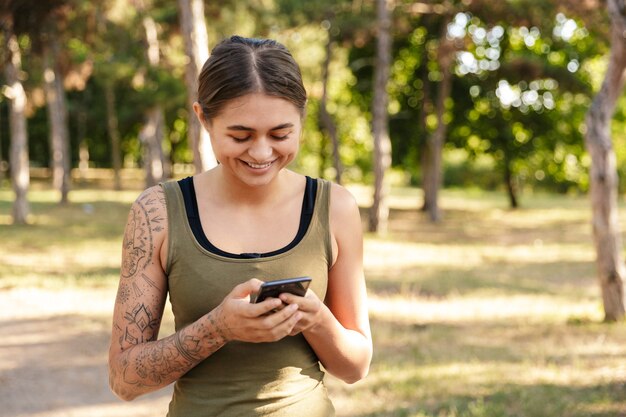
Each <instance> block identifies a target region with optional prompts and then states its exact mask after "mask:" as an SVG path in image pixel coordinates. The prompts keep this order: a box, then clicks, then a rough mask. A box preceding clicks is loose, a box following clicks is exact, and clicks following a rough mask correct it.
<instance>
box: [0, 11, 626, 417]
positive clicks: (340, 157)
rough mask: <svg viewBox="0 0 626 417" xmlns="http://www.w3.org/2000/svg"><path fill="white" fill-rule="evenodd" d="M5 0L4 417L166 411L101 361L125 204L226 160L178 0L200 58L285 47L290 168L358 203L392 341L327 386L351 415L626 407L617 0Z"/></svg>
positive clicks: (166, 327)
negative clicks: (244, 48) (240, 44)
mask: <svg viewBox="0 0 626 417" xmlns="http://www.w3.org/2000/svg"><path fill="white" fill-rule="evenodd" d="M4 3H6V4H4ZM4 3H0V18H1V19H2V30H3V32H2V34H0V37H1V38H2V40H3V46H4V49H3V52H2V53H0V57H2V59H3V61H2V62H4V67H3V71H4V72H3V73H2V75H1V76H0V84H1V85H3V86H4V88H3V95H2V96H0V334H2V335H3V337H2V338H0V405H1V406H0V416H2V417H4V416H6V417H9V416H11V417H61V416H64V417H67V416H69V417H78V416H80V417H82V416H89V417H91V416H94V417H98V416H102V417H110V416H112V417H115V416H131V415H132V416H138V417H157V416H164V415H166V414H167V410H168V403H169V402H170V399H171V395H172V386H171V385H170V386H168V387H166V388H164V389H161V390H158V391H155V392H152V393H150V394H148V395H145V396H141V397H139V398H137V399H136V400H134V401H130V402H124V401H121V400H120V399H118V398H117V397H116V396H115V395H114V394H113V393H112V392H111V389H110V388H109V375H108V368H107V358H108V349H109V342H110V338H111V327H112V313H113V307H114V304H115V303H116V293H117V291H118V283H119V282H120V262H121V258H122V244H123V239H124V224H125V221H126V218H127V216H128V213H129V209H130V208H131V205H132V204H133V202H134V201H136V199H137V198H138V196H139V195H140V194H141V193H142V191H143V190H144V189H145V188H147V187H150V186H152V185H154V184H157V183H159V182H162V181H170V180H178V179H181V178H184V177H187V176H190V175H194V174H197V173H199V172H203V171H205V170H207V169H211V168H212V167H214V166H215V163H216V161H215V157H214V156H213V155H212V153H211V150H210V149H207V147H206V143H205V144H204V145H202V141H203V139H202V132H201V130H202V129H201V127H200V126H199V125H197V126H194V123H197V122H194V117H195V115H194V114H193V111H192V110H190V105H191V102H190V101H189V97H190V96H191V95H192V94H193V93H192V91H193V89H192V90H190V89H189V87H190V86H189V84H190V83H191V81H190V79H189V77H188V76H187V75H188V73H187V71H191V72H193V71H195V72H196V73H197V72H198V71H199V68H198V67H194V68H190V67H193V65H192V63H193V62H194V59H193V57H194V53H196V54H197V52H198V51H197V50H196V51H195V52H194V51H193V50H192V49H191V48H187V44H186V41H187V40H186V39H185V37H186V36H187V35H188V36H190V37H192V36H195V35H194V31H193V30H191V31H189V32H185V30H186V29H185V28H186V27H187V28H189V25H187V26H186V23H185V17H184V16H185V13H188V12H189V13H191V12H190V11H189V10H187V11H185V7H184V5H182V3H186V4H187V5H189V4H191V3H195V4H196V5H197V4H198V3H199V4H203V6H204V12H203V13H202V17H201V18H200V19H201V20H203V21H206V23H207V26H204V23H203V24H201V25H200V26H202V27H203V28H204V29H203V30H204V31H205V32H206V33H208V47H207V50H206V51H205V53H206V54H208V50H209V49H210V47H211V46H213V45H214V44H215V43H217V42H218V41H219V40H220V39H221V38H223V37H224V36H229V35H230V34H231V33H232V30H231V29H229V27H230V26H232V25H233V24H235V23H237V24H239V26H240V27H241V30H240V33H239V34H242V35H245V36H254V37H274V38H277V39H279V40H280V41H281V42H284V43H285V44H286V45H287V46H288V47H289V49H290V50H292V51H293V53H294V57H295V58H296V60H297V61H298V62H300V65H301V67H302V77H303V79H304V83H305V86H306V87H307V92H308V94H309V97H308V102H307V106H308V107H307V113H306V116H305V118H304V119H303V120H304V121H303V134H302V139H301V142H300V150H299V155H298V157H297V159H296V160H295V161H294V162H293V163H292V165H291V166H290V169H292V170H293V171H296V172H299V173H303V174H306V175H310V176H312V177H319V178H326V179H328V180H331V181H334V182H337V183H341V184H342V185H343V186H344V187H345V188H346V189H347V190H348V191H350V193H351V194H352V195H353V196H354V198H355V200H356V203H357V205H358V208H359V211H360V215H361V223H362V230H363V234H364V239H363V246H364V254H363V267H364V273H365V281H366V285H367V306H368V311H369V319H370V324H371V333H372V340H373V352H374V353H373V359H372V362H371V366H370V369H369V374H368V375H367V377H365V378H364V379H362V380H360V381H358V382H356V383H354V384H346V383H345V382H343V381H341V380H340V379H339V378H336V377H334V376H332V375H330V374H327V375H326V377H325V384H326V386H327V389H328V391H329V396H330V397H331V398H332V401H333V403H334V406H335V408H336V412H337V416H339V417H383V416H404V417H461V416H462V417H491V416H503V417H504V416H507V417H508V416H515V417H546V416H555V417H556V416H558V417H561V416H568V417H583V416H585V417H586V416H594V417H610V416H615V417H617V416H624V415H626V361H625V359H626V331H625V327H624V319H625V317H624V294H623V281H622V280H623V278H624V276H623V275H622V274H621V271H624V269H625V268H624V265H623V264H624V259H623V252H624V250H623V247H622V246H621V245H622V237H623V236H624V232H626V226H624V220H623V219H624V218H625V216H626V205H624V193H625V192H626V186H625V185H624V181H623V178H624V174H626V134H625V133H624V132H626V100H625V99H624V94H623V91H622V89H621V87H622V86H623V77H624V68H626V58H625V57H626V43H624V39H623V37H622V39H621V40H620V39H619V36H618V37H615V36H614V35H615V33H617V32H616V31H617V30H618V29H619V28H626V23H625V22H626V17H624V15H623V13H622V15H621V19H622V20H621V21H620V17H619V13H617V14H616V10H617V9H619V7H618V6H619V5H620V4H621V7H622V11H623V6H624V2H623V1H618V0H609V1H607V2H596V1H589V2H568V1H556V0H554V1H545V2H534V1H530V0H521V1H512V0H509V1H504V2H501V4H499V5H497V6H493V5H492V4H491V3H490V2H485V1H479V0H473V1H472V0H464V1H458V2H429V1H424V2H417V1H406V2H402V1H384V0H383V1H381V0H378V1H366V0H363V1H334V2H329V1H325V0H324V1H319V2H315V4H313V3H309V2H300V1H288V0H275V1H269V2H265V1H263V2H241V1H237V0H232V1H227V2H225V3H224V4H220V5H216V4H212V3H210V2H203V1H196V0H194V1H184V0H181V1H179V2H178V3H179V4H178V5H177V4H176V2H169V3H168V2H164V1H158V0H153V1H148V0H143V1H139V0H135V1H131V2H128V3H129V4H130V5H131V6H132V7H129V6H128V5H126V4H125V2H122V1H115V0H110V1H105V2H101V4H98V5H94V4H92V2H87V1H82V0H67V1H57V2H53V1H51V2H47V1H46V2H41V1H39V2H37V1H34V0H32V1H30V0H29V1H26V2H12V1H8V2H4ZM31 3H32V4H31ZM26 6H30V7H31V10H30V12H29V13H31V19H25V18H24V16H25V15H24V9H21V7H26ZM491 6H492V7H491ZM531 6H532V7H531ZM490 7H491V8H490ZM568 7H569V9H568ZM196 12H197V9H196ZM192 14H193V13H192ZM187 17H188V18H190V19H191V20H190V21H194V20H193V18H192V17H193V16H191V15H189V16H187ZM195 18H196V19H197V18H198V17H197V16H196V17H195ZM38 19H39V20H38ZM9 21H11V22H12V24H10V25H9V24H8V23H7V22H9ZM37 21H38V22H39V23H40V27H41V28H43V29H42V30H41V31H40V32H41V33H38V31H37V30H36V28H33V25H34V24H35V23H34V22H37ZM196 22H197V20H196ZM29 25H30V26H29ZM35 26H36V24H35ZM192 27H194V28H195V29H196V35H197V28H198V24H197V23H194V24H192ZM620 30H621V29H620ZM619 33H624V32H619ZM612 34H613V35H612ZM39 35H41V37H40V38H39V37H38V36H39ZM55 42H56V43H55ZM619 42H621V44H620V45H617V46H616V43H619ZM55 45H56V46H55ZM151 47H153V48H156V49H152V51H153V52H154V51H157V53H156V56H155V55H154V53H153V54H151V53H150V50H151V49H150V48H151ZM55 48H56V49H55ZM16 53H20V57H21V59H17V60H16V59H14V58H15V57H16ZM620 54H622V55H620ZM12 58H13V59H12ZM196 58H198V57H197V56H196ZM203 59H206V57H204V58H203ZM9 61H11V62H12V63H8V62H9ZM18 64H19V66H16V65H18ZM200 66H201V65H200ZM611 71H613V72H611ZM615 74H617V78H619V79H618V80H617V81H615V79H616V78H615V77H616V76H615ZM612 76H613V81H615V84H610V82H611V77H612ZM192 78H193V77H192ZM55 80H56V81H55ZM16 83H17V84H16ZM18 84H19V88H18V87H16V85H18ZM381 86H382V87H381ZM55 88H56V90H55ZM197 88H198V87H197V86H195V89H196V90H197ZM20 91H21V92H22V93H23V99H24V102H23V103H22V104H24V106H23V107H22V108H21V119H19V117H18V116H19V115H18V113H20V111H19V106H18V105H17V104H16V103H18V102H19V101H20V100H19V97H20V96H19V94H18V93H20ZM54 91H56V92H57V94H56V95H55V94H53V92H54ZM59 91H60V92H61V93H59ZM53 96H54V97H56V99H53V98H52V97H53ZM59 97H62V99H59ZM381 103H382V105H381ZM18 104H19V103H18ZM55 115H56V116H59V115H62V116H61V117H56V116H55ZM192 116H193V117H192ZM19 120H21V121H19ZM204 140H208V139H207V138H205V139H204ZM203 146H204V147H203ZM16 149H18V150H21V152H22V154H21V155H22V156H20V153H19V152H16ZM24 154H25V155H26V157H25V160H24V158H23V155H24ZM16 155H18V156H17V157H16ZM20 158H22V159H20ZM211 158H213V160H212V159H211ZM173 333H175V328H174V317H173V313H172V310H171V305H170V303H169V300H168V302H167V303H166V306H165V313H164V316H163V319H162V323H161V328H160V332H159V335H158V337H159V339H161V338H164V337H167V336H169V335H171V334H173Z"/></svg>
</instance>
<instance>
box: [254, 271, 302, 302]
mask: <svg viewBox="0 0 626 417" xmlns="http://www.w3.org/2000/svg"><path fill="white" fill-rule="evenodd" d="M310 283H311V277H297V278H287V279H278V280H275V281H268V282H264V283H263V284H261V289H260V290H259V292H258V293H257V294H253V295H252V297H251V298H250V302H251V303H260V302H261V301H263V300H265V299H266V298H268V297H273V298H278V296H279V295H280V294H282V293H285V292H288V293H290V294H295V295H298V296H300V297H304V295H305V294H306V290H307V289H308V288H309V284H310Z"/></svg>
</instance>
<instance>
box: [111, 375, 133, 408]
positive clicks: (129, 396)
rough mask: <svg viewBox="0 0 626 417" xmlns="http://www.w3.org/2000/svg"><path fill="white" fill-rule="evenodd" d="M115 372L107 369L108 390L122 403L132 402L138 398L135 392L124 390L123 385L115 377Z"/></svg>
mask: <svg viewBox="0 0 626 417" xmlns="http://www.w3.org/2000/svg"><path fill="white" fill-rule="evenodd" d="M115 375H116V372H115V371H114V370H113V369H111V368H110V367H109V388H110V389H111V392H112V393H113V394H115V396H116V397H117V398H119V399H120V400H122V401H132V400H134V399H135V398H137V397H138V394H137V393H136V392H133V391H132V390H129V389H126V388H125V387H124V383H123V382H120V381H119V380H118V379H117V378H116V377H115Z"/></svg>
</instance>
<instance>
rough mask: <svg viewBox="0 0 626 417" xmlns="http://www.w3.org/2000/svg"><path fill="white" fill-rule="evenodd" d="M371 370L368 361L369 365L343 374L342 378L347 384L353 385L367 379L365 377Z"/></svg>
mask: <svg viewBox="0 0 626 417" xmlns="http://www.w3.org/2000/svg"><path fill="white" fill-rule="evenodd" d="M369 370H370V367H369V363H368V364H367V366H364V367H361V368H357V369H354V371H353V372H351V373H348V374H345V375H342V376H341V377H340V379H341V380H342V381H343V382H345V383H346V384H350V385H352V384H355V383H357V382H359V381H360V380H362V379H365V377H366V376H367V374H368V373H369Z"/></svg>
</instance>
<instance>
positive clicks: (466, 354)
mask: <svg viewBox="0 0 626 417" xmlns="http://www.w3.org/2000/svg"><path fill="white" fill-rule="evenodd" d="M351 189H352V191H353V192H354V194H355V195H356V196H357V199H358V201H359V202H360V203H361V204H362V205H363V206H364V207H365V206H367V204H368V198H369V194H368V190H367V189H365V188H363V187H352V188H351ZM137 195H138V190H134V191H125V192H113V191H106V190H101V189H97V188H84V189H77V190H75V191H72V193H71V196H70V199H71V202H70V204H69V205H67V206H64V207H62V206H59V205H57V204H56V202H55V199H56V194H55V193H54V192H52V191H50V190H48V189H47V188H45V187H39V188H38V189H36V190H34V191H32V192H31V193H30V201H31V205H32V212H33V214H32V218H31V221H32V224H31V225H28V226H19V227H17V226H12V225H10V224H9V223H10V215H9V214H10V209H11V203H10V201H11V199H12V194H11V192H10V191H9V190H7V189H6V188H2V189H0V236H1V238H0V265H1V268H0V289H2V288H4V289H6V288H13V287H32V286H36V287H51V288H61V287H67V286H68V285H69V286H73V287H76V288H90V289H93V288H100V287H107V288H109V287H114V286H115V285H116V283H117V274H118V264H119V256H120V247H121V238H122V232H123V227H124V222H125V219H126V215H127V212H128V208H129V206H130V203H131V202H132V201H133V199H134V198H135V197H136V196H137ZM420 196H421V195H420V192H419V190H416V189H395V190H393V193H392V195H391V197H390V200H391V206H392V212H391V218H390V231H389V233H388V235H387V236H386V237H384V238H380V237H376V236H373V235H369V234H366V239H365V260H364V261H365V269H366V274H367V281H368V290H369V296H370V317H371V323H372V331H373V337H374V346H375V355H374V360H373V362H372V367H371V371H370V375H369V377H368V378H366V379H365V380H363V381H361V382H358V383H356V384H354V385H345V384H343V383H340V382H339V381H337V380H335V379H334V378H332V377H329V378H328V385H329V390H330V392H331V395H332V397H333V399H334V402H335V404H336V407H337V409H338V415H339V416H346V417H347V416H352V417H382V416H405V417H426V416H428V417H456V416H464V417H470V416H471V417H479V416H520V417H545V416H559V417H561V416H568V417H578V416H580V417H582V416H585V417H586V416H595V417H600V416H606V417H608V416H624V415H626V331H625V330H626V328H625V325H624V324H623V323H617V324H604V323H602V322H601V320H602V317H603V313H602V305H601V301H600V296H599V288H598V286H597V284H596V277H595V267H594V258H595V254H594V250H593V245H592V237H591V225H590V209H589V204H588V201H587V199H586V198H585V197H565V196H553V195H528V196H524V197H523V198H522V204H523V207H522V208H521V209H519V210H509V209H508V208H507V201H506V198H505V196H504V195H501V194H497V193H481V192H476V191H472V192H464V191H462V190H446V191H444V192H443V193H442V200H441V205H442V207H443V209H444V220H443V222H442V223H440V224H436V225H435V224H431V223H429V222H428V221H427V220H426V217H425V216H423V215H422V214H421V213H420V212H419V211H418V209H417V208H418V207H419V203H420ZM364 213H366V211H365V210H364ZM621 218H622V219H626V212H622V213H621ZM624 222H625V221H624V220H623V221H622V223H624Z"/></svg>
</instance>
